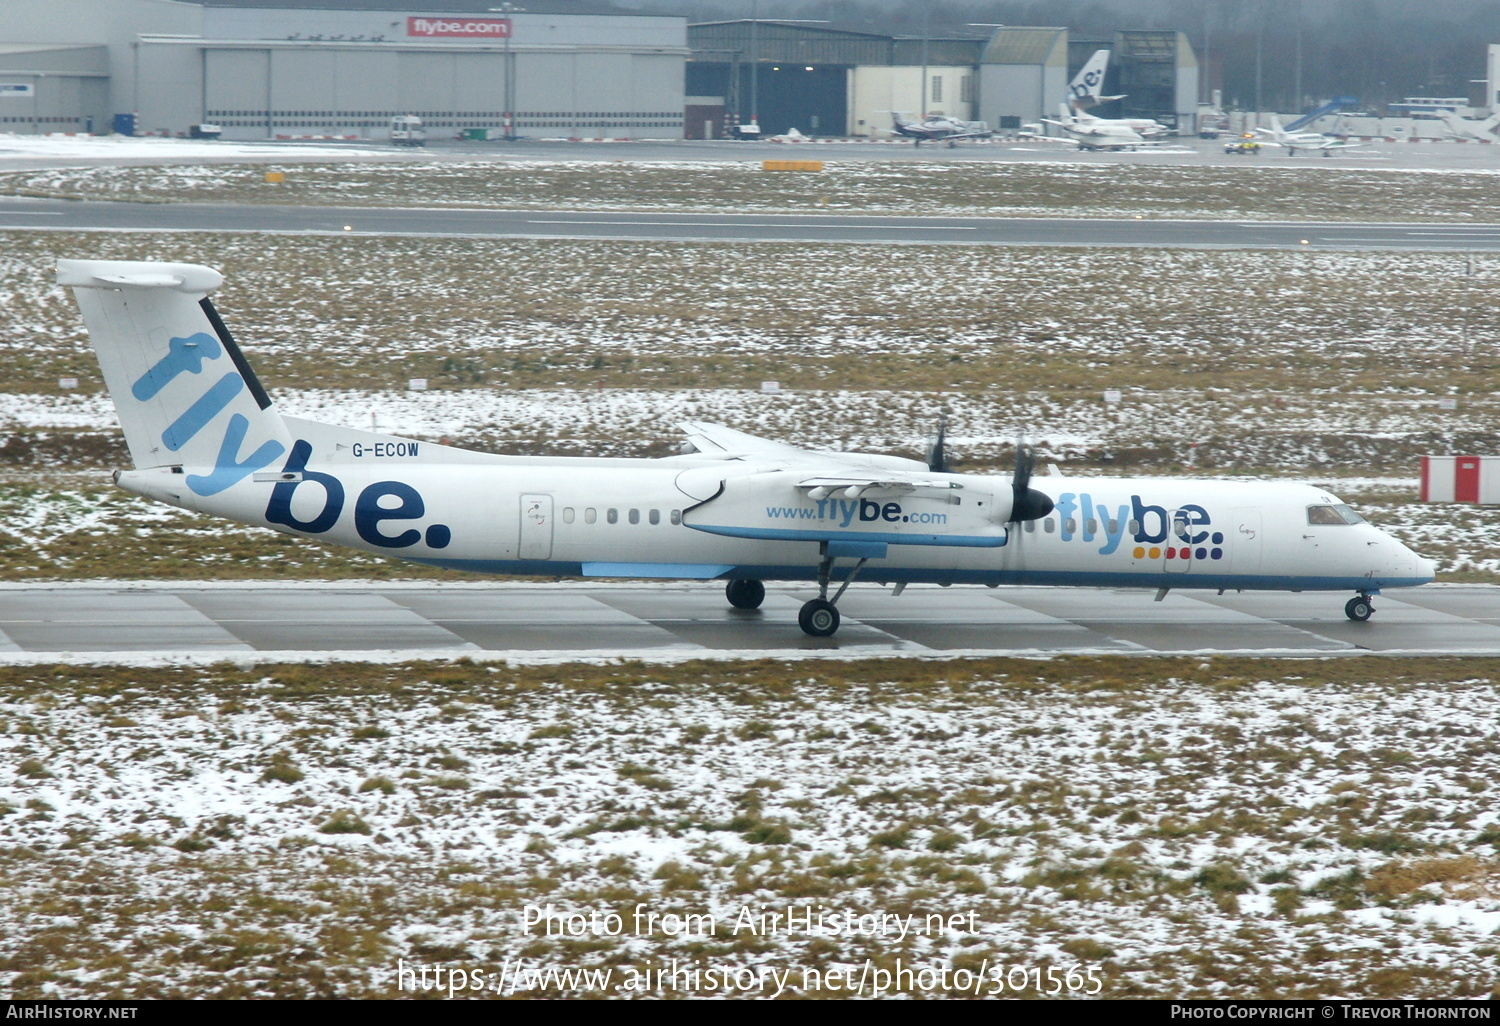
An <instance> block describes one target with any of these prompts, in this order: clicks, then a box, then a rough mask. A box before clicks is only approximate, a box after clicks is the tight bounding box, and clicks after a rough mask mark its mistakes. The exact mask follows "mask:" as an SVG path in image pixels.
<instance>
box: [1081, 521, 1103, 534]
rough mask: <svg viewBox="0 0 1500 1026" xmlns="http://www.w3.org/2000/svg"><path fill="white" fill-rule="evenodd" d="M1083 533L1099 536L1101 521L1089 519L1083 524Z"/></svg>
mask: <svg viewBox="0 0 1500 1026" xmlns="http://www.w3.org/2000/svg"><path fill="white" fill-rule="evenodd" d="M1083 533H1084V534H1098V533H1099V521H1097V520H1095V519H1094V518H1093V517H1089V518H1088V519H1087V520H1085V521H1084V522H1083Z"/></svg>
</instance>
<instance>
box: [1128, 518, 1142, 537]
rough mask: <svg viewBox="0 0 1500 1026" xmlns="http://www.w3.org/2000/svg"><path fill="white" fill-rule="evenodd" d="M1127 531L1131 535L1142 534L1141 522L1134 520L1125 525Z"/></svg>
mask: <svg viewBox="0 0 1500 1026" xmlns="http://www.w3.org/2000/svg"><path fill="white" fill-rule="evenodd" d="M1125 530H1126V531H1128V532H1129V533H1130V534H1140V533H1141V522H1140V521H1139V520H1132V521H1131V522H1130V523H1128V524H1126V525H1125Z"/></svg>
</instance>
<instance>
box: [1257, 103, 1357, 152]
mask: <svg viewBox="0 0 1500 1026" xmlns="http://www.w3.org/2000/svg"><path fill="white" fill-rule="evenodd" d="M1255 134H1256V135H1261V136H1264V137H1265V138H1264V139H1262V140H1261V142H1262V144H1263V145H1266V146H1280V147H1283V148H1284V149H1285V150H1286V154H1287V156H1289V157H1295V156H1296V155H1297V151H1298V150H1314V151H1320V152H1322V154H1323V156H1325V157H1326V156H1328V154H1329V153H1331V152H1333V151H1334V150H1354V149H1359V148H1360V147H1362V146H1364V143H1352V142H1348V141H1347V140H1344V139H1340V138H1339V137H1338V136H1334V135H1324V134H1323V133H1322V132H1288V131H1287V130H1286V129H1284V128H1282V127H1281V119H1280V118H1278V117H1277V116H1276V115H1274V114H1272V115H1271V127H1270V128H1257V129H1255Z"/></svg>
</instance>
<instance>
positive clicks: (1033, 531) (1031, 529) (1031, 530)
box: [1026, 520, 1036, 534]
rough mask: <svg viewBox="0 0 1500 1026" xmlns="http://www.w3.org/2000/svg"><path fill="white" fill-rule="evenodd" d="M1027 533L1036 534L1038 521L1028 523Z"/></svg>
mask: <svg viewBox="0 0 1500 1026" xmlns="http://www.w3.org/2000/svg"><path fill="white" fill-rule="evenodd" d="M1026 533H1027V534H1036V521H1035V520H1028V521H1026Z"/></svg>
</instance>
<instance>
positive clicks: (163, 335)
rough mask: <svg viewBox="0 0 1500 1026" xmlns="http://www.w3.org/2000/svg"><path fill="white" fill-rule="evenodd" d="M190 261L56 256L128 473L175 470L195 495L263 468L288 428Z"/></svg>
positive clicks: (207, 281) (200, 270) (284, 443)
mask: <svg viewBox="0 0 1500 1026" xmlns="http://www.w3.org/2000/svg"><path fill="white" fill-rule="evenodd" d="M223 280H224V279H223V276H222V275H220V274H219V272H218V271H215V270H213V269H212V268H208V267H200V266H197V265H195V264H170V263H147V262H135V261H121V260H59V261H58V262H57V283H58V284H59V285H63V286H67V287H70V288H72V289H73V295H74V297H75V298H76V299H77V301H78V306H79V309H80V310H81V311H82V313H83V320H84V324H85V325H86V326H87V328H88V333H89V340H90V341H91V342H92V343H93V346H94V351H95V353H96V354H97V355H98V358H99V367H100V369H101V370H102V371H103V373H104V384H105V387H106V388H108V389H109V394H110V398H111V399H112V400H113V401H114V404H115V410H116V412H117V413H118V415H119V418H120V427H121V428H122V429H123V430H124V432H125V442H126V444H127V445H128V446H129V447H130V456H131V459H132V460H133V461H134V463H135V466H136V467H137V468H148V467H181V468H182V472H183V473H184V474H185V475H186V483H187V486H188V487H189V488H190V489H192V490H193V491H194V492H195V493H197V494H198V495H213V494H215V493H217V492H221V491H223V490H224V489H226V488H229V487H230V486H232V485H234V484H237V483H238V482H239V481H241V480H243V479H244V478H246V477H249V476H250V475H251V474H253V473H255V472H257V471H261V470H264V469H266V468H267V467H270V466H271V465H272V464H273V463H275V462H276V461H277V460H279V459H281V457H282V456H284V455H285V454H286V452H287V451H288V449H289V448H290V444H291V438H290V435H289V433H288V430H287V426H286V425H285V423H283V421H282V419H281V416H280V415H279V414H278V413H277V412H276V410H275V409H274V407H273V406H272V404H271V399H270V397H269V396H267V395H266V391H265V389H264V388H262V387H261V384H260V381H259V380H257V378H256V377H255V373H254V372H253V371H252V370H251V369H250V365H249V364H248V363H247V362H246V361H245V357H244V355H243V354H242V353H241V352H240V350H239V347H238V346H237V345H235V342H234V339H233V338H232V337H231V336H230V334H229V330H228V329H227V328H226V327H225V326H224V322H223V320H222V319H221V318H220V317H219V315H218V312H217V311H215V310H214V306H213V303H212V302H210V301H209V298H208V296H209V293H211V292H213V291H214V290H215V289H216V288H218V287H219V285H220V284H221V283H222V282H223Z"/></svg>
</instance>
